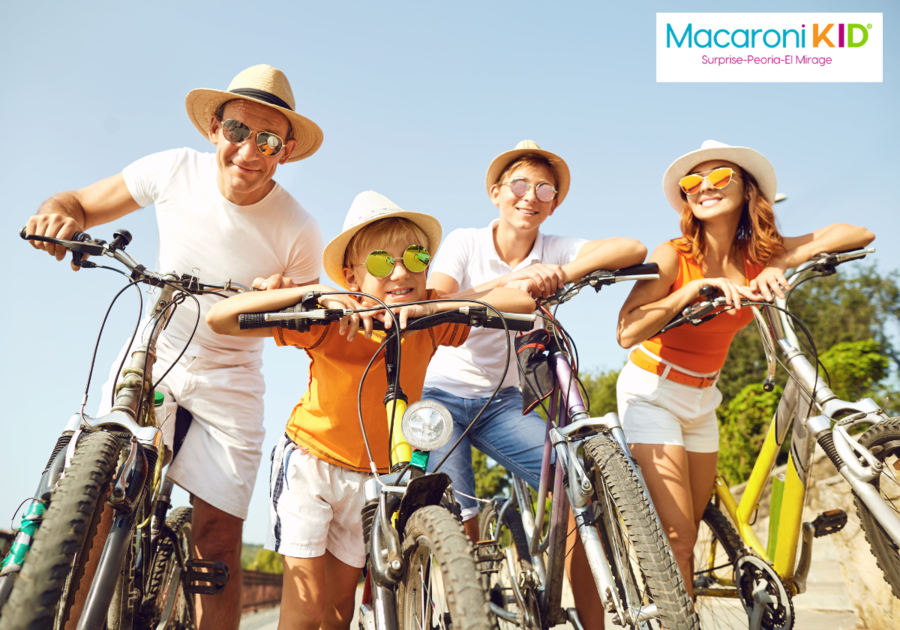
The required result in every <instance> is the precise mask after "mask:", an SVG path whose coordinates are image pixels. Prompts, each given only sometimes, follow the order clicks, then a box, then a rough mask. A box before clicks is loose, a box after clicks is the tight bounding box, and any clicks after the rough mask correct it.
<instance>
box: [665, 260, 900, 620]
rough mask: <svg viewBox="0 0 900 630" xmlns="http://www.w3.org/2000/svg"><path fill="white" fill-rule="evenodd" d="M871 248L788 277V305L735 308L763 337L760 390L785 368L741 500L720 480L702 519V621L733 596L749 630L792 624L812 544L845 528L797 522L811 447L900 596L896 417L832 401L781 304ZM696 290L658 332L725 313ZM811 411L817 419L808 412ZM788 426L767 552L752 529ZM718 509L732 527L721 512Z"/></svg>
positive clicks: (698, 578) (899, 426)
mask: <svg viewBox="0 0 900 630" xmlns="http://www.w3.org/2000/svg"><path fill="white" fill-rule="evenodd" d="M874 251H875V248H873V247H872V248H867V249H859V250H853V251H849V252H841V253H833V254H829V253H823V254H819V255H818V256H816V257H815V258H813V259H812V260H810V261H809V262H807V263H804V264H803V265H800V266H798V267H797V269H796V270H795V271H794V272H793V273H791V274H789V275H787V280H788V284H789V286H788V287H785V290H786V296H785V299H783V300H782V299H780V298H777V297H776V298H775V300H774V302H773V303H769V302H754V301H750V300H742V301H741V304H742V307H752V308H753V314H754V317H755V319H756V323H757V325H758V327H759V331H760V335H761V337H762V339H763V347H764V348H765V352H766V359H767V373H766V379H765V381H764V383H763V388H764V389H765V390H766V391H772V389H773V388H774V377H775V372H776V367H777V363H779V362H780V361H779V359H778V356H777V354H776V352H778V351H780V353H781V354H782V355H783V356H784V361H785V362H786V364H787V365H786V366H785V364H784V363H782V365H783V366H784V367H785V370H786V371H787V372H788V376H789V380H788V383H787V385H786V387H785V389H784V394H783V395H782V397H781V400H780V401H779V404H778V408H777V411H776V413H775V416H774V418H773V419H772V423H771V425H770V426H769V429H768V431H767V433H766V437H765V441H764V443H763V445H762V450H761V451H760V453H759V455H758V456H757V459H756V462H755V464H754V466H753V469H752V472H751V474H750V478H749V480H748V482H747V486H746V489H745V491H744V494H743V496H742V497H741V500H740V502H737V501H736V500H735V499H734V497H733V496H732V494H731V491H730V490H729V488H728V485H727V484H726V483H725V480H724V479H723V478H722V477H721V475H720V476H718V477H717V479H716V482H715V487H714V491H713V496H712V499H711V501H710V503H709V505H708V506H707V508H706V510H705V512H704V515H703V531H702V532H701V540H702V543H703V544H702V545H701V546H699V547H698V548H697V550H696V551H695V573H694V593H695V595H696V597H697V606H698V608H699V609H701V610H703V611H704V615H708V616H713V615H715V614H718V613H723V612H726V609H725V608H723V607H722V606H716V605H715V602H716V601H718V600H719V599H721V598H729V599H739V600H740V602H741V605H742V607H743V610H744V612H745V613H746V615H747V617H748V618H749V620H750V628H751V629H753V630H758V629H759V628H765V629H766V630H769V629H776V630H787V629H788V628H792V627H793V626H794V622H795V617H794V611H793V602H792V599H793V597H794V595H798V594H802V593H804V592H805V591H806V585H807V578H808V575H809V570H810V563H811V558H812V546H813V540H814V539H815V538H818V537H821V536H825V535H829V534H832V533H835V532H837V531H840V529H841V528H842V527H843V526H844V525H845V524H846V522H847V515H846V514H845V513H844V512H843V511H842V510H829V511H827V512H824V513H823V514H821V515H819V516H818V517H817V518H816V519H815V520H814V521H813V522H811V523H810V522H803V508H804V504H805V498H806V492H807V488H808V487H809V482H810V471H811V463H812V456H813V452H814V449H815V445H816V443H818V444H819V445H820V446H821V447H822V449H823V450H824V451H825V454H826V455H827V456H828V459H829V460H830V461H831V462H832V464H833V465H834V467H835V469H836V470H837V471H838V472H839V473H840V475H841V476H842V477H843V478H844V479H845V480H846V481H847V483H848V484H849V485H850V487H851V489H852V490H853V493H854V501H855V503H856V506H857V510H858V511H859V515H860V520H861V522H862V527H863V530H864V532H865V536H866V540H867V541H868V542H869V544H870V546H871V549H872V553H873V554H874V555H875V557H876V559H877V561H878V564H879V566H880V567H881V569H882V571H883V572H884V577H885V580H886V581H887V582H888V583H889V584H890V585H891V588H892V589H893V593H894V595H895V596H897V597H898V598H900V554H898V548H900V503H898V501H897V499H900V492H898V489H900V483H898V480H897V473H896V470H895V467H894V464H895V463H896V462H897V458H898V456H900V418H889V417H887V415H886V414H885V413H884V411H883V410H882V409H881V408H880V407H879V405H878V404H877V403H876V402H874V401H873V400H872V399H870V398H864V399H862V400H859V401H856V402H848V401H845V400H840V399H839V398H837V396H836V395H835V394H834V392H832V391H831V389H830V388H829V387H828V386H827V385H826V383H825V382H823V379H822V378H821V377H820V376H819V372H818V370H817V369H816V368H817V365H818V364H819V362H818V354H817V351H816V348H815V343H814V341H813V339H812V336H811V334H810V333H809V331H808V330H807V329H806V327H805V326H803V324H802V322H800V320H798V319H797V318H796V317H795V316H793V315H792V314H791V313H790V310H789V309H788V307H787V300H788V299H789V298H790V293H791V292H792V291H793V290H794V289H796V288H797V287H798V286H799V285H800V284H801V283H802V282H805V281H807V280H810V279H812V278H816V277H821V276H827V275H832V274H834V273H835V268H836V267H837V266H838V265H840V264H842V263H844V262H847V261H850V260H857V259H861V258H864V257H865V256H866V255H867V254H870V253H873V252H874ZM702 293H703V294H704V296H706V298H705V299H704V300H702V301H700V302H696V303H694V304H692V305H690V306H688V307H687V308H685V309H684V311H683V312H682V314H681V315H680V316H678V317H676V318H675V319H673V320H672V321H671V322H670V323H669V324H667V325H666V327H664V328H663V331H662V332H665V331H666V330H669V329H671V328H674V327H675V326H681V325H683V324H685V323H691V324H693V325H699V324H702V323H703V322H704V321H708V320H709V319H710V318H712V317H717V316H718V315H720V314H722V313H723V312H725V311H727V310H730V308H722V307H723V305H724V303H725V299H724V298H722V297H718V298H713V297H711V296H712V294H713V293H714V290H713V289H712V288H711V287H705V288H704V290H703V291H702ZM793 323H796V324H797V326H798V327H799V328H800V329H801V331H802V332H803V333H804V336H805V337H806V338H807V340H808V342H809V352H810V354H811V355H812V357H813V358H812V360H810V359H808V358H807V357H806V355H805V354H804V352H803V351H802V350H801V345H800V342H799V339H798V337H797V333H796V331H795V330H794V326H793V325H792V324H793ZM814 408H816V410H817V411H818V412H819V413H818V415H814V412H813V410H814ZM792 427H793V434H792V437H791V449H790V454H789V456H788V463H787V471H786V474H785V481H784V489H783V494H782V498H781V508H780V511H778V512H777V513H774V512H773V514H772V518H777V519H778V522H777V529H776V530H775V531H777V537H776V538H775V540H774V541H769V542H770V543H771V544H770V545H769V546H770V547H771V548H772V549H771V553H770V552H768V551H767V549H766V547H765V546H763V545H762V543H761V542H760V540H759V538H758V537H757V535H756V533H755V532H754V531H753V529H752V528H751V526H750V525H751V521H752V520H753V517H754V514H755V513H756V511H757V509H758V506H759V500H760V498H761V496H762V494H763V491H764V490H765V488H766V485H767V483H768V479H769V477H770V475H771V473H772V470H773V468H774V467H775V460H776V456H777V454H778V452H779V451H780V450H781V446H782V444H783V442H784V440H785V439H786V437H787V433H788V431H789V430H790V429H791V428H792ZM854 427H869V428H868V429H867V430H866V431H865V432H864V433H862V435H861V436H860V437H859V440H858V441H856V440H854V439H853V438H852V437H851V436H850V434H849V433H848V430H851V429H853V428H854ZM723 506H724V509H725V511H726V512H727V514H728V515H729V517H730V518H731V522H729V520H728V519H727V518H726V517H725V515H724V514H723V513H722V509H721V508H722V507H723ZM732 522H733V523H734V524H735V525H736V526H737V530H735V527H734V526H732V524H731V523H732ZM798 548H799V550H800V558H799V561H798V559H797V551H798Z"/></svg>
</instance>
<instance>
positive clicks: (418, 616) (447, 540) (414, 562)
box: [397, 505, 494, 630]
mask: <svg viewBox="0 0 900 630" xmlns="http://www.w3.org/2000/svg"><path fill="white" fill-rule="evenodd" d="M405 534H406V536H405V538H404V541H403V553H404V556H405V557H406V559H407V568H406V574H405V576H404V578H403V581H402V582H401V583H400V588H399V590H398V594H397V600H398V609H399V610H398V612H399V617H400V628H401V630H407V629H409V630H431V629H435V628H441V629H442V630H448V629H449V628H450V627H451V626H452V627H453V629H454V630H490V629H491V628H493V627H494V624H493V622H492V617H493V615H491V612H490V608H489V607H488V601H487V597H486V595H485V592H484V590H483V589H482V588H481V580H480V579H479V575H478V571H477V570H476V568H475V560H474V558H473V552H472V545H471V544H470V543H469V539H468V538H466V534H465V532H464V531H463V528H462V525H461V524H460V523H459V521H457V520H456V519H455V518H454V517H453V515H452V514H450V512H448V511H447V510H445V509H444V508H442V507H439V506H436V505H429V506H426V507H423V508H420V509H418V510H416V511H415V512H414V513H413V515H412V516H410V517H409V520H408V521H407V522H406V531H405Z"/></svg>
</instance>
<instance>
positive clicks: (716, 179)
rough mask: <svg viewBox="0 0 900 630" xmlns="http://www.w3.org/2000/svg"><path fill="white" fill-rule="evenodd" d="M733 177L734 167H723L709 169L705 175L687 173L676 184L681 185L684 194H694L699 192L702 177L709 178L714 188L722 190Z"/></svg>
mask: <svg viewBox="0 0 900 630" xmlns="http://www.w3.org/2000/svg"><path fill="white" fill-rule="evenodd" d="M733 178H734V169H730V168H727V167H723V168H717V169H715V170H713V171H710V172H709V174H708V175H706V176H705V177H704V176H703V175H687V176H685V177H682V178H681V179H680V180H679V181H678V185H679V186H681V190H683V191H684V194H685V195H696V194H697V193H698V192H700V187H701V186H702V185H703V180H704V179H706V180H709V185H710V186H712V187H713V188H715V189H716V190H722V189H723V188H725V187H726V186H727V185H728V184H730V183H731V180H732V179H733Z"/></svg>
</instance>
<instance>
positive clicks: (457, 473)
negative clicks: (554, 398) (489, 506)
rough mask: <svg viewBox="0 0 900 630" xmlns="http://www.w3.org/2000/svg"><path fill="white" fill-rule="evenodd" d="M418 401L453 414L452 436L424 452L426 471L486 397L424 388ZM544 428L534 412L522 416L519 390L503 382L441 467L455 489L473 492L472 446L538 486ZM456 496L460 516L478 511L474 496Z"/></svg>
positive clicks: (460, 432)
mask: <svg viewBox="0 0 900 630" xmlns="http://www.w3.org/2000/svg"><path fill="white" fill-rule="evenodd" d="M422 400H434V401H437V402H439V403H441V404H442V405H444V406H445V407H446V408H447V409H448V410H449V411H450V414H451V415H452V416H453V436H452V437H451V438H450V441H448V442H447V444H445V445H444V446H442V447H441V448H439V449H437V450H435V451H432V452H431V454H430V456H429V457H428V470H429V472H430V471H432V470H434V467H435V466H436V465H437V464H438V462H440V461H441V460H442V459H443V458H444V455H446V454H447V451H449V450H450V448H451V447H452V446H453V445H454V444H456V440H458V439H459V436H460V435H462V433H463V431H465V430H466V427H468V426H469V423H470V422H471V421H472V419H473V418H474V417H475V416H476V415H477V414H478V412H479V410H481V408H482V407H483V406H484V404H485V403H486V402H487V400H488V398H487V397H484V398H460V397H458V396H454V395H453V394H450V393H449V392H445V391H444V390H442V389H437V388H435V387H426V388H425V391H424V392H423V393H422ZM546 431H547V424H546V423H545V422H544V421H543V420H542V419H541V417H540V416H539V415H537V414H536V413H535V412H533V411H532V412H531V413H529V414H527V415H524V416H523V415H522V393H521V392H520V391H519V390H518V388H516V387H507V388H506V389H502V390H500V391H499V392H498V393H497V396H496V397H495V398H494V400H493V402H492V403H491V405H490V407H488V408H487V410H485V412H484V414H483V415H482V416H481V418H480V419H479V420H478V423H477V424H476V425H475V426H474V427H472V430H471V431H470V432H469V435H467V436H466V438H465V439H464V440H463V441H462V442H461V443H460V445H459V446H458V447H456V450H455V451H453V454H452V455H450V457H449V458H448V459H447V461H446V462H444V464H443V465H442V466H441V472H445V473H447V474H448V475H450V479H451V481H452V483H453V489H454V490H457V491H458V492H462V493H465V494H468V495H470V496H475V473H474V472H473V470H472V449H471V447H472V446H474V447H475V448H477V449H478V450H479V451H481V452H482V453H484V454H485V455H487V456H488V457H490V458H491V459H493V460H494V461H496V462H497V463H499V464H502V465H503V466H504V467H505V468H506V469H507V470H509V471H510V472H511V473H513V474H514V475H516V476H517V477H519V478H521V479H524V480H525V481H526V482H528V485H530V486H531V487H532V488H535V489H537V487H538V483H540V480H541V461H542V458H543V454H544V435H545V433H546ZM456 499H457V501H459V504H460V505H461V506H462V517H463V520H468V519H470V518H473V517H474V516H477V515H478V503H477V502H476V501H475V500H473V499H470V498H468V497H465V496H461V495H460V494H459V493H457V495H456Z"/></svg>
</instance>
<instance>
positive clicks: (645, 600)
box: [584, 435, 700, 630]
mask: <svg viewBox="0 0 900 630" xmlns="http://www.w3.org/2000/svg"><path fill="white" fill-rule="evenodd" d="M584 453H585V460H586V463H587V464H588V465H589V466H590V470H591V473H592V476H593V485H594V495H593V497H592V500H593V503H595V504H599V506H600V510H599V512H600V518H599V519H598V521H599V522H598V525H599V529H600V537H601V540H602V541H603V547H604V551H605V553H606V558H607V562H608V563H609V566H610V569H611V570H612V572H613V575H614V577H615V580H616V586H617V588H618V595H619V598H620V600H621V601H622V602H623V603H624V604H625V605H626V606H627V607H628V609H629V610H630V611H632V612H638V611H640V610H641V609H643V608H645V607H647V606H649V605H650V604H655V605H656V608H657V611H658V615H659V617H658V618H657V619H654V620H650V621H647V622H642V623H640V624H637V627H641V628H659V627H665V628H667V629H668V630H699V628H700V621H699V619H698V617H697V615H696V614H695V613H694V612H692V605H691V600H690V598H689V597H688V595H687V590H686V589H685V587H684V581H683V580H682V578H681V572H680V571H679V569H678V564H677V563H676V562H675V556H673V555H672V551H671V549H670V548H669V541H668V539H667V538H666V535H665V533H664V532H663V530H662V526H661V525H660V523H659V519H658V518H657V517H656V513H655V512H654V511H653V508H652V507H651V505H650V502H649V501H648V500H647V497H645V496H644V493H643V490H642V486H641V483H640V481H639V479H638V477H637V475H636V474H635V472H634V470H632V468H631V465H630V464H629V462H628V459H627V458H626V457H625V454H624V453H623V452H622V451H621V449H620V448H619V446H618V445H617V444H616V443H615V442H613V441H612V440H611V439H610V438H608V437H606V436H604V435H598V436H597V437H594V438H592V439H591V440H590V441H588V442H587V444H585V446H584ZM595 514H597V511H595ZM660 623H661V625H660Z"/></svg>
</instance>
